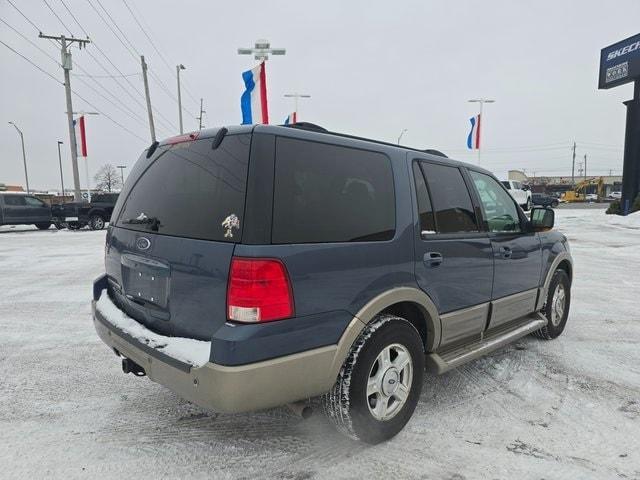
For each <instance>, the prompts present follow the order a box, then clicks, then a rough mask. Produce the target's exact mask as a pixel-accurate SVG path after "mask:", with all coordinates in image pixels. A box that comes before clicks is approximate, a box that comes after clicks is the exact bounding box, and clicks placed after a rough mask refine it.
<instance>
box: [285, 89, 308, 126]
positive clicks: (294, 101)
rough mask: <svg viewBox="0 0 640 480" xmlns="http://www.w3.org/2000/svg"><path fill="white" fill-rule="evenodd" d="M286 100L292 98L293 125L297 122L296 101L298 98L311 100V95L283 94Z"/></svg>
mask: <svg viewBox="0 0 640 480" xmlns="http://www.w3.org/2000/svg"><path fill="white" fill-rule="evenodd" d="M284 96H285V97H286V98H293V123H297V122H298V99H299V98H311V95H307V94H306V93H297V92H296V93H285V94H284Z"/></svg>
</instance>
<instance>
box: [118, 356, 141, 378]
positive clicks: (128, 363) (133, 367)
mask: <svg viewBox="0 0 640 480" xmlns="http://www.w3.org/2000/svg"><path fill="white" fill-rule="evenodd" d="M122 371H123V372H124V373H133V374H134V375H135V376H136V377H144V376H145V375H146V372H145V371H144V368H142V367H141V366H140V365H138V364H137V363H136V362H134V361H133V360H131V359H129V358H123V359H122Z"/></svg>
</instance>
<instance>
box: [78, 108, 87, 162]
mask: <svg viewBox="0 0 640 480" xmlns="http://www.w3.org/2000/svg"><path fill="white" fill-rule="evenodd" d="M80 144H81V152H82V156H83V157H86V156H87V135H86V133H85V129H84V115H82V116H81V117H80Z"/></svg>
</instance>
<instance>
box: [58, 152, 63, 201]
mask: <svg viewBox="0 0 640 480" xmlns="http://www.w3.org/2000/svg"><path fill="white" fill-rule="evenodd" d="M60 145H62V142H61V141H60V140H58V162H59V163H60V185H61V186H62V201H63V202H64V177H63V176H62V155H61V154H60Z"/></svg>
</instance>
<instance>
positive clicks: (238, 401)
mask: <svg viewBox="0 0 640 480" xmlns="http://www.w3.org/2000/svg"><path fill="white" fill-rule="evenodd" d="M99 281H100V279H99V280H98V281H96V285H95V286H94V300H93V302H92V307H93V322H94V326H95V328H96V331H97V333H98V335H99V337H100V338H101V339H102V341H103V342H104V343H106V344H107V345H109V346H110V347H111V348H114V349H116V350H117V351H118V352H119V353H120V354H121V355H123V356H125V357H126V358H129V359H131V360H133V361H134V362H136V363H137V364H138V365H140V366H141V367H142V368H144V370H145V372H146V374H147V376H148V377H149V378H150V379H151V380H153V381H154V382H157V383H160V384H162V385H164V386H166V387H168V388H169V389H171V390H172V391H174V392H175V393H177V394H178V395H180V396H181V397H184V398H186V399H187V400H189V401H191V402H193V403H195V404H197V405H199V406H201V407H203V408H207V409H210V410H214V411H217V412H226V413H235V412H244V411H250V410H259V409H262V408H270V407H276V406H279V405H284V404H286V403H290V402H294V401H297V400H303V399H306V398H310V397H314V396H317V395H320V394H322V393H325V392H327V391H328V390H329V389H330V388H331V387H332V385H333V383H334V381H335V374H334V371H335V368H336V360H337V358H336V354H337V349H338V347H337V345H331V346H327V347H322V348H317V349H313V350H309V351H306V352H301V353H296V354H293V355H287V356H284V357H278V358H275V359H271V360H266V361H261V362H256V363H251V364H248V365H241V366H233V367H230V366H224V365H218V364H215V363H212V362H209V353H210V349H211V344H210V342H203V341H199V340H193V339H185V338H172V337H165V336H163V335H158V334H156V333H154V332H152V331H150V330H149V329H147V328H145V327H144V326H143V325H141V324H139V323H138V322H136V321H135V320H133V319H132V318H130V317H128V316H127V315H126V314H125V313H124V312H122V311H121V310H120V309H119V308H118V307H117V306H116V305H115V304H113V302H112V301H111V299H110V298H109V296H108V295H107V294H106V291H104V290H100V289H99V288H96V287H98V286H99V283H98V282H99Z"/></svg>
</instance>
